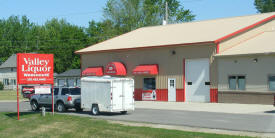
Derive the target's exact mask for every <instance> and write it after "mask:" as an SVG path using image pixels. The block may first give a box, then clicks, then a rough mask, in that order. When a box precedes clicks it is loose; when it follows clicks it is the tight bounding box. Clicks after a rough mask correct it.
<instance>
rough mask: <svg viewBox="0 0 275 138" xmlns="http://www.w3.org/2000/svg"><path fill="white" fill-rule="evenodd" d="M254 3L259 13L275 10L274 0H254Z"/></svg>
mask: <svg viewBox="0 0 275 138" xmlns="http://www.w3.org/2000/svg"><path fill="white" fill-rule="evenodd" d="M254 5H255V7H256V9H257V10H258V12H260V13H266V12H274V11H275V0H255V2H254Z"/></svg>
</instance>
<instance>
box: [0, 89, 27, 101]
mask: <svg viewBox="0 0 275 138" xmlns="http://www.w3.org/2000/svg"><path fill="white" fill-rule="evenodd" d="M19 98H20V100H23V99H25V98H23V96H22V95H21V92H19ZM16 99H17V95H16V91H15V90H0V100H16Z"/></svg>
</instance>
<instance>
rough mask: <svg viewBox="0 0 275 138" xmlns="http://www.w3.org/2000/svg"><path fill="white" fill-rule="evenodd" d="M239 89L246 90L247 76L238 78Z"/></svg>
mask: <svg viewBox="0 0 275 138" xmlns="http://www.w3.org/2000/svg"><path fill="white" fill-rule="evenodd" d="M238 89H239V90H245V76H238Z"/></svg>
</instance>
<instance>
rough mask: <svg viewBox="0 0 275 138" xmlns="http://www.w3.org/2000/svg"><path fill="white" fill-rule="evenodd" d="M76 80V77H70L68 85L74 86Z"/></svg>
mask: <svg viewBox="0 0 275 138" xmlns="http://www.w3.org/2000/svg"><path fill="white" fill-rule="evenodd" d="M74 81H75V79H68V80H67V86H68V87H74Z"/></svg>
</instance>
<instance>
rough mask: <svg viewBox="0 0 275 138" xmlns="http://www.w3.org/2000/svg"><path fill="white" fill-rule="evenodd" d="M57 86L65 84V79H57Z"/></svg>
mask: <svg viewBox="0 0 275 138" xmlns="http://www.w3.org/2000/svg"><path fill="white" fill-rule="evenodd" d="M58 86H59V87H64V86H65V80H64V79H58Z"/></svg>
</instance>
